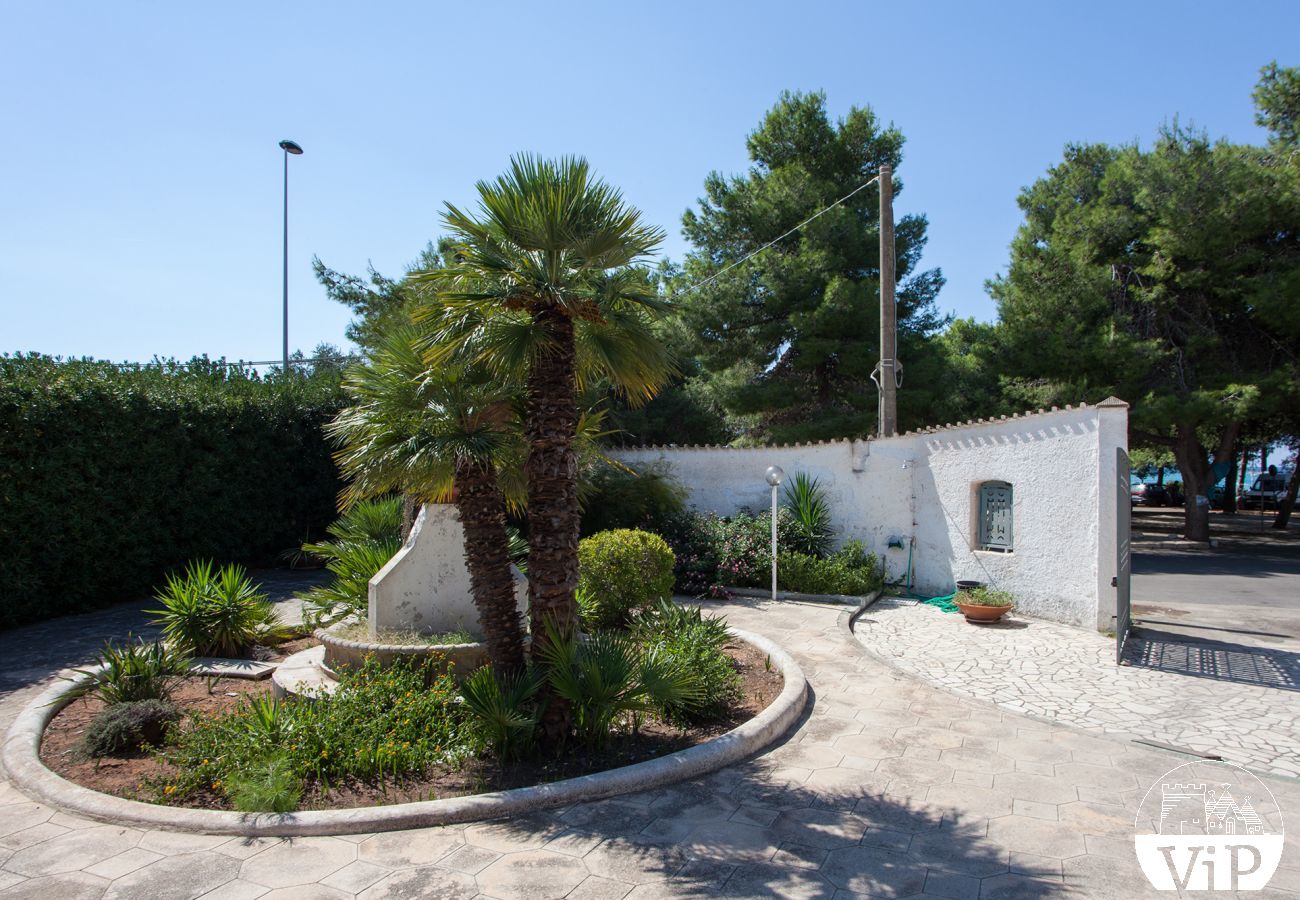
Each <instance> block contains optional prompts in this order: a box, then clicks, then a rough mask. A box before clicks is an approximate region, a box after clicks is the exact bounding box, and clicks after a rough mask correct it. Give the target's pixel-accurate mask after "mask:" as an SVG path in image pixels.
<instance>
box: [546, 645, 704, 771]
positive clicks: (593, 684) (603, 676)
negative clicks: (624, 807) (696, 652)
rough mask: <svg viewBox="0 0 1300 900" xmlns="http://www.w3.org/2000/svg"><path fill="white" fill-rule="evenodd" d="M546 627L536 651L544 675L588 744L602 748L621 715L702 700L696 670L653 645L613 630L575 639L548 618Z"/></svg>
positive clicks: (643, 712)
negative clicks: (539, 647) (543, 637)
mask: <svg viewBox="0 0 1300 900" xmlns="http://www.w3.org/2000/svg"><path fill="white" fill-rule="evenodd" d="M545 629H546V633H547V638H548V640H547V642H546V643H545V644H544V645H543V649H542V651H541V655H542V659H543V662H544V664H545V665H546V668H547V673H546V674H547V680H548V682H549V683H550V687H551V690H552V691H554V692H555V694H556V695H557V696H559V697H561V698H563V699H564V700H566V701H567V702H568V703H569V704H570V705H571V706H572V709H573V712H574V725H575V727H576V729H577V732H578V736H579V738H580V739H581V740H582V741H583V742H584V743H586V744H587V745H588V746H590V747H594V748H600V747H603V746H604V745H605V743H606V741H607V740H608V739H609V735H610V732H611V731H612V730H613V728H614V726H615V725H617V724H619V722H620V720H621V719H622V718H624V717H625V716H629V715H633V716H635V715H641V714H645V713H653V712H656V711H658V710H662V709H664V708H667V707H677V708H682V709H691V708H693V707H694V706H696V705H697V704H699V703H700V702H701V700H702V699H703V690H702V688H701V685H700V681H699V679H698V677H696V675H695V673H693V672H691V671H690V670H689V669H688V668H686V667H685V666H683V665H681V664H680V663H679V662H678V661H677V660H675V659H673V658H672V657H671V656H669V655H668V654H666V653H664V652H663V651H662V650H660V649H659V648H657V647H641V646H638V645H637V643H636V642H635V641H633V640H632V638H631V637H630V636H628V635H627V634H624V633H620V632H614V631H600V632H596V633H595V634H593V635H591V636H589V637H587V638H586V639H584V640H581V641H579V640H578V638H577V636H576V635H575V634H573V633H569V634H565V633H563V632H562V631H561V630H560V629H559V628H558V627H556V625H555V623H554V622H553V621H549V620H548V621H547V622H546V625H545Z"/></svg>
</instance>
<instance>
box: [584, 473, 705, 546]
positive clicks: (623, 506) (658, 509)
mask: <svg viewBox="0 0 1300 900" xmlns="http://www.w3.org/2000/svg"><path fill="white" fill-rule="evenodd" d="M686 496H687V492H686V489H685V488H684V487H682V486H681V485H680V484H678V483H677V482H676V481H674V480H673V479H672V477H671V475H670V474H669V471H668V468H667V466H665V465H661V464H652V465H648V466H646V467H644V468H643V469H641V470H640V471H635V470H633V471H627V470H625V469H623V468H616V467H614V466H610V465H602V466H600V467H599V468H598V469H596V470H595V471H594V472H592V473H591V474H590V476H589V477H588V478H586V479H584V480H583V482H582V487H581V499H582V534H583V535H592V534H597V533H598V532H601V531H614V530H617V529H620V528H640V529H643V530H646V531H654V532H659V531H660V530H661V527H662V525H663V523H664V522H665V521H666V520H668V519H670V518H671V517H673V516H676V515H679V514H680V513H681V512H682V511H683V510H685V508H686Z"/></svg>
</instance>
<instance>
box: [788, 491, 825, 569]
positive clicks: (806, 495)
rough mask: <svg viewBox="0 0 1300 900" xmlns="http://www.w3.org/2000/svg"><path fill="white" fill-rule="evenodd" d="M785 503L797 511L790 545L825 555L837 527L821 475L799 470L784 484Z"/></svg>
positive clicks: (815, 554)
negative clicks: (815, 476) (833, 526)
mask: <svg viewBox="0 0 1300 900" xmlns="http://www.w3.org/2000/svg"><path fill="white" fill-rule="evenodd" d="M785 506H786V508H787V509H789V510H790V512H791V513H793V514H794V521H795V527H794V528H793V529H792V534H791V535H790V539H789V542H790V544H791V547H790V549H792V550H795V551H797V552H799V553H806V554H808V555H809V556H815V557H817V558H818V559H822V558H824V557H825V556H826V554H827V553H828V552H829V551H830V548H831V540H832V539H833V538H834V537H835V531H834V529H833V528H832V527H831V507H830V503H829V502H828V501H827V500H826V491H825V490H823V489H822V487H821V483H820V481H819V480H818V479H816V478H813V477H811V476H809V475H808V473H807V472H800V473H798V474H797V475H795V476H794V479H793V480H791V481H790V482H789V483H788V484H786V486H785Z"/></svg>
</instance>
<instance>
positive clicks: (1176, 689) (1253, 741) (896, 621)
mask: <svg viewBox="0 0 1300 900" xmlns="http://www.w3.org/2000/svg"><path fill="white" fill-rule="evenodd" d="M855 635H856V636H857V638H858V640H859V642H861V643H862V645H863V646H864V647H866V649H867V650H869V651H870V652H872V653H874V654H877V655H878V656H880V657H882V658H885V659H887V660H888V661H889V662H890V664H891V665H893V666H895V667H897V668H898V669H900V670H902V671H904V672H907V673H910V674H912V675H915V676H917V677H918V678H922V679H924V680H926V681H928V682H931V683H933V684H937V685H940V686H942V687H944V688H946V689H947V690H949V691H951V692H953V693H955V694H959V695H963V696H967V697H971V698H974V699H977V700H982V701H987V702H990V703H996V704H997V705H998V706H999V707H1001V708H1003V709H1005V710H1009V711H1011V712H1017V713H1025V714H1028V715H1032V716H1037V717H1041V718H1044V719H1049V720H1051V721H1053V722H1062V723H1065V724H1067V725H1073V726H1075V727H1077V728H1082V729H1087V730H1089V731H1094V732H1111V733H1115V734H1117V735H1123V736H1125V737H1129V738H1134V737H1136V738H1143V739H1147V740H1152V741H1157V742H1159V743H1162V744H1167V745H1172V746H1175V747H1182V748H1187V749H1189V750H1193V751H1197V752H1201V753H1213V754H1217V755H1219V756H1222V757H1223V758H1224V759H1225V760H1227V761H1228V762H1233V763H1237V764H1238V765H1242V766H1246V767H1247V768H1251V769H1254V770H1256V771H1261V772H1269V773H1272V774H1276V775H1290V776H1295V775H1300V661H1298V657H1297V656H1296V654H1294V653H1289V652H1285V651H1281V650H1264V649H1259V648H1249V647H1241V646H1228V645H1223V644H1215V643H1194V644H1189V643H1186V642H1183V641H1172V640H1165V639H1162V638H1160V637H1159V636H1154V637H1151V638H1148V639H1131V640H1130V642H1129V644H1128V645H1126V657H1125V662H1126V663H1127V665H1124V666H1116V665H1115V642H1114V640H1113V639H1111V638H1106V637H1105V636H1103V635H1100V634H1095V633H1091V632H1088V631H1085V630H1082V629H1078V628H1069V627H1067V626H1064V625H1056V624H1053V623H1051V622H1044V621H1041V620H1038V619H1030V618H1026V617H1022V616H1015V615H1014V614H1013V615H1012V616H1009V617H1008V618H1007V619H1006V620H1004V621H1003V623H1001V624H999V625H994V626H974V625H970V624H968V623H967V622H966V620H965V619H963V618H962V616H961V615H959V614H953V613H943V612H940V611H939V610H937V609H935V608H933V607H930V606H925V605H923V604H921V603H917V602H915V601H911V600H902V599H895V598H882V599H881V600H880V601H878V602H877V603H876V604H875V605H874V606H872V607H871V608H870V609H868V610H867V612H866V613H865V614H864V615H863V616H862V617H861V618H859V619H858V623H857V627H856V629H855Z"/></svg>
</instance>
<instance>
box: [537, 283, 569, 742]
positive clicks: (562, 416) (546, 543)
mask: <svg viewBox="0 0 1300 900" xmlns="http://www.w3.org/2000/svg"><path fill="white" fill-rule="evenodd" d="M533 321H534V323H535V324H536V325H537V327H538V329H539V330H540V331H541V332H542V333H543V334H544V335H546V337H547V339H548V346H547V348H546V349H545V350H544V351H542V352H541V353H540V354H539V355H538V356H537V357H536V358H535V359H534V360H533V362H532V366H531V368H530V370H529V373H528V393H527V398H526V401H525V407H524V420H525V421H524V432H525V435H526V437H527V439H528V459H527V461H526V462H525V463H524V474H525V475H526V476H527V479H528V597H529V619H530V620H531V622H532V623H533V629H532V633H533V660H534V662H538V661H539V660H540V656H539V652H540V650H541V649H542V647H543V646H544V645H545V642H546V640H547V637H546V630H545V628H544V627H543V623H544V622H546V621H547V620H550V621H553V622H554V623H555V626H556V629H557V630H558V632H559V633H560V634H569V633H571V632H572V630H573V629H574V628H575V627H576V625H577V603H576V601H575V599H574V593H575V591H576V590H577V588H578V526H579V518H580V514H581V510H580V508H579V506H578V464H577V457H576V456H575V454H574V452H573V439H574V435H575V434H576V433H577V429H578V402H577V387H576V383H575V381H574V364H575V352H574V339H573V320H572V319H570V318H569V317H568V316H566V315H564V314H562V313H560V312H558V311H557V310H555V309H552V308H545V309H541V310H538V311H537V312H535V313H534V314H533ZM571 720H572V711H571V710H570V709H569V705H568V703H566V702H565V701H563V700H562V699H560V698H559V697H556V696H554V695H552V696H550V697H548V698H547V700H546V707H545V711H544V712H543V715H542V737H543V739H544V741H545V742H546V744H547V745H549V746H551V747H555V746H558V745H559V744H560V743H561V742H563V740H564V738H565V737H566V735H567V734H568V731H569V725H570V722H571Z"/></svg>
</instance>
